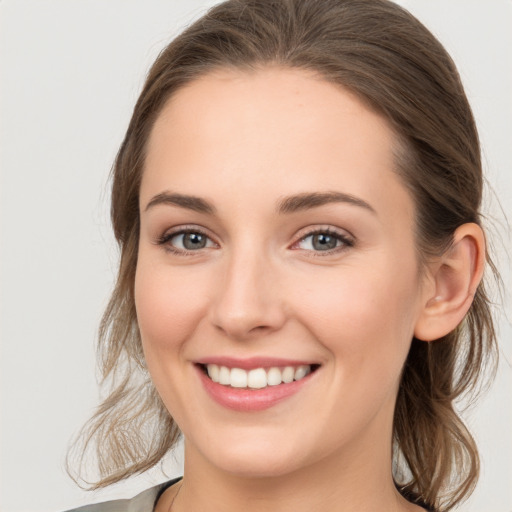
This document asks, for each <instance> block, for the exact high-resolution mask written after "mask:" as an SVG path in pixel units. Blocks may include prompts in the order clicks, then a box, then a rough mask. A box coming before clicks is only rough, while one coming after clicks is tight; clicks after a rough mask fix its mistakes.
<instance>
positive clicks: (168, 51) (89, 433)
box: [82, 0, 497, 510]
mask: <svg viewBox="0 0 512 512" xmlns="http://www.w3.org/2000/svg"><path fill="white" fill-rule="evenodd" d="M268 65H277V66H282V67H288V68H298V69H305V70H310V71H314V72H315V73H317V74H318V75H320V76H321V77H323V78H324V79H325V80H328V81H330V82H332V83H335V84H339V85H340V86H343V87H344V88H346V89H348V90H350V91H352V92H353V93H355V94H356V95H357V96H358V97H359V98H360V99H362V100H363V101H365V102H366V104H367V105H369V106H370V107H371V108H373V109H375V110H376V111H378V112H380V113H382V114H383V115H384V116H385V117H386V118H387V119H388V121H389V123H390V125H391V126H392V127H393V129H394V130H395V131H396V133H397V134H398V139H399V143H400V144H399V147H400V148H401V149H400V150H399V151H397V155H396V159H397V172H398V173H399V174H400V176H401V177H402V179H403V181H404V183H405V184H406V186H407V187H409V189H410V191H411V194H412V195H413V197H414V200H415V204H416V226H417V248H418V255H419V259H420V261H421V262H425V261H426V260H428V258H429V256H431V255H434V254H439V253H441V252H442V251H444V250H446V249H447V247H449V245H450V243H451V241H452V235H453V233H454V231H455V230H456V228H457V227H459V226H460V225H461V224H464V223H466V222H476V223H478V224H480V223H481V218H480V213H479V211H480V202H481V197H482V185H483V178H482V169H481V162H480V147H479V141H478V135H477V131H476V128H475V123H474V120H473V116H472V113H471V109H470V106H469V104H468V101H467V98H466V96H465V93H464V90H463V87H462V85H461V82H460V79H459V75H458V73H457V70H456V68H455V65H454V63H453V62H452V60H451V58H450V57H449V55H448V54H447V53H446V51H445V50H444V48H443V47H442V46H441V44H440V43H439V42H438V41H437V40H436V39H435V37H434V36H433V35H432V34H431V33H430V32H429V31H428V30H427V29H426V28H425V27H424V26H423V25H422V24H421V23H420V22H419V21H418V20H416V19H415V18H414V17H413V16H412V15H411V14H410V13H408V12H407V11H406V10H404V9H403V8H401V7H399V6H397V5H395V4H394V3H392V2H390V1H387V0H371V1H368V0H229V1H227V2H224V3H222V4H220V5H217V6H216V7H214V8H213V9H211V10H210V11H209V12H208V13H207V14H206V15H205V16H203V17H202V18H201V19H200V20H199V21H197V22H195V23H194V24H193V25H191V26H190V27H189V28H188V29H187V30H185V31H184V32H183V33H182V34H181V35H179V36H178V37H177V38H176V39H175V40H173V41H172V42H171V43H170V44H169V45H168V46H167V47H166V48H165V49H164V50H163V51H162V52H161V54H160V55H159V57H158V59H157V60H156V62H155V63H154V65H153V66H152V68H151V70H150V72H149V75H148V77H147V80H146V82H145V85H144V88H143V90H142V92H141V94H140V97H139V99H138V101H137V104H136V106H135V109H134V112H133V116H132V119H131V122H130V125H129V127H128V131H127V133H126V136H125V139H124V141H123V143H122V145H121V148H120V150H119V153H118V155H117V158H116V161H115V165H114V167H113V185H112V210H111V214H112V221H113V225H114V231H115V236H116V238H117V240H118V242H119V245H120V248H121V262H120V268H119V275H118V279H117V284H116V286H115V289H114V292H113V294H112V297H111V300H110V303H109V305H108V307H107V310H106V311H105V314H104V317H103V320H102V323H101V326H100V333H99V355H100V366H101V370H102V376H103V382H104V384H105V383H109V384H110V387H109V391H108V395H107V397H106V399H105V400H104V402H103V403H102V405H101V406H100V408H99V410H98V411H97V413H96V414H95V416H94V417H93V418H92V419H91V420H90V422H89V424H88V425H87V426H86V428H85V429H84V431H83V434H82V442H83V444H84V448H85V449H86V450H85V451H87V450H88V449H91V448H92V447H96V455H97V458H98V461H99V469H100V474H101V479H100V480H99V482H97V483H96V484H95V485H94V486H93V487H94V488H97V487H102V486H106V485H109V484H111V483H114V482H117V481H119V480H122V479H124V478H126V477H128V476H131V475H133V474H135V473H139V472H142V471H145V470H147V469H149V468H150V467H152V466H154V465H155V464H156V463H157V462H158V461H160V460H161V459H162V457H163V456H164V455H165V454H166V452H167V451H168V450H169V449H170V448H171V447H172V446H173V444H174V443H175V442H176V440H177V439H178V437H179V430H178V428H177V426H176V424H175V423H174V421H173V420H172V418H171V417H170V416H169V414H168V413H167V411H166V410H165V407H164V406H163V404H162V403H161V401H160V399H159V397H158V396H157V394H156V391H155V390H154V388H153V386H152V385H151V383H150V380H149V376H148V374H147V370H146V368H145V363H144V357H143V353H142V347H141V341H140V334H139V330H138V326H137V318H136V312H135V305H134V293H133V286H134V275H135V268H136V265H137V246H138V237H139V186H140V181H141V175H142V172H143V168H144V159H145V149H146V145H147V140H148V136H149V133H150V131H151V128H152V126H153V124H154V122H155V119H156V118H157V116H158V115H159V113H160V111H161V109H162V107H163V106H164V104H165V102H166V101H167V100H168V99H169V97H170V96H171V95H172V94H174V93H175V92H176V91H177V90H178V89H179V88H180V87H183V86H184V85H186V84H187V83H189V82H191V81H193V80H196V79H198V78H200V77H201V76H204V75H205V74H206V73H208V72H209V71H211V70H213V69H215V68H221V67H224V68H225V67H234V68H238V69H247V70H253V69H258V68H261V67H263V66H268ZM488 263H489V264H490V265H489V268H491V270H493V272H494V274H495V276H497V274H496V269H495V267H494V265H493V264H492V261H491V260H490V259H489V258H488ZM495 352H496V351H495V332H494V326H493V320H492V316H491V311H490V301H489V299H488V297H487V295H486V291H485V288H484V284H483V283H482V284H480V286H479V287H478V290H477V291H476V294H475V296H474V300H473V303H472V306H471V308H470V310H469V312H468V314H467V316H466V318H465V320H464V322H463V323H462V324H461V325H460V326H459V327H458V328H457V329H456V330H455V331H453V332H452V333H450V334H448V335H447V336H445V337H444V338H442V339H440V340H436V341H433V342H431V343H425V342H422V341H419V340H412V344H411V349H410V353H409V355H408V357H407V360H406V363H405V366H404V368H403V374H402V380H401V385H400V388H399V392H398V397H397V402H396V409H395V418H394V467H393V471H394V477H395V482H396V485H397V488H398V489H399V490H400V492H402V494H403V495H404V496H405V497H407V498H408V499H410V500H411V501H417V502H418V503H423V504H425V505H427V506H430V507H435V508H437V509H439V510H449V509H450V508H451V507H453V506H454V505H455V504H456V503H458V502H460V501H461V500H462V499H464V498H465V497H467V496H468V495H469V493H470V492H471V491H472V489H473V487H474V486H475V483H476V480H477V477H478V469H479V462H478V453H477V449H476V446H475V442H474V440H473V438H472V437H471V435H470V433H469V432H468V430H467V428H466V427H465V425H464V423H463V422H462V420H461V419H460V417H459V415H458V414H457V412H456V410H455V409H454V401H455V400H456V399H458V398H460V397H461V396H462V395H465V394H466V393H470V392H474V391H476V390H477V383H478V382H479V381H480V375H481V373H482V371H483V370H484V368H485V367H486V363H487V362H489V361H490V360H492V357H491V356H492V355H493V354H495ZM82 453H84V452H82Z"/></svg>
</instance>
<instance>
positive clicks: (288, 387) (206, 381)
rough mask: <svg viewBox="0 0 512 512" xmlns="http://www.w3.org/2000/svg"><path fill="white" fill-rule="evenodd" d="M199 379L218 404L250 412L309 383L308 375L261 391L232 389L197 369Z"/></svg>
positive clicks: (293, 393) (268, 404) (278, 400)
mask: <svg viewBox="0 0 512 512" xmlns="http://www.w3.org/2000/svg"><path fill="white" fill-rule="evenodd" d="M197 371H198V373H199V377H200V379H201V382H202V383H203V386H204V388H205V389H206V392H207V393H208V394H209V395H210V397H211V398H213V400H214V401H215V402H217V403H218V404H220V405H222V406H223V407H226V408H227V409H232V410H234V411H242V412H250V411H263V410H265V409H269V408H270V407H272V406H274V405H276V404H278V403H280V402H282V401H283V400H286V399H287V398H289V397H291V396H293V395H295V394H296V393H297V392H298V391H299V390H300V389H301V388H302V386H304V384H306V383H307V382H309V380H310V378H311V376H312V375H313V374H312V373H310V374H309V375H306V377H304V378H302V379H300V380H296V381H293V382H290V383H289V384H279V385H278V386H267V387H266V388H263V389H247V388H232V387H231V386H223V385H222V384H219V383H217V382H213V380H211V379H210V378H209V377H208V376H207V375H206V374H205V373H204V371H203V370H202V369H201V368H200V367H197Z"/></svg>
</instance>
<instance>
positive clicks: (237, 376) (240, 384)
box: [231, 368, 247, 388]
mask: <svg viewBox="0 0 512 512" xmlns="http://www.w3.org/2000/svg"><path fill="white" fill-rule="evenodd" d="M231 387H233V388H246V387H247V372H246V371H245V370H242V369H240V368H231Z"/></svg>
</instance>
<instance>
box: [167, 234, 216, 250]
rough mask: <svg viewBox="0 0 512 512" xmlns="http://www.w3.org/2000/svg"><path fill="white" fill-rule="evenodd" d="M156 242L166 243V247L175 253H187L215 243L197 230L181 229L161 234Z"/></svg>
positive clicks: (212, 245) (213, 245)
mask: <svg viewBox="0 0 512 512" xmlns="http://www.w3.org/2000/svg"><path fill="white" fill-rule="evenodd" d="M158 243H159V244H160V245H166V246H167V248H168V249H169V250H170V251H172V252H176V253H187V252H192V251H199V250H200V249H206V248H209V247H215V246H216V244H215V243H214V242H213V241H212V240H211V239H210V238H209V237H208V236H207V235H206V234H205V233H202V232H201V231H198V230H182V231H177V232H174V233H168V234H165V235H163V236H162V237H161V238H160V239H159V240H158Z"/></svg>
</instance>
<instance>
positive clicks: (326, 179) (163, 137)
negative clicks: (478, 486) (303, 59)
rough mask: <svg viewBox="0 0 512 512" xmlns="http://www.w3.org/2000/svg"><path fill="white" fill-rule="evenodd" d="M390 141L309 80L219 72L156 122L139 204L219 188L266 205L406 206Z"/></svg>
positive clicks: (182, 93) (355, 107) (380, 123)
mask: <svg viewBox="0 0 512 512" xmlns="http://www.w3.org/2000/svg"><path fill="white" fill-rule="evenodd" d="M396 140H397V139H396V137H395V134H394V133H393V131H392V129H391V127H390V126H389V124H388V123H387V121H386V120H385V119H384V118H383V117H382V116H381V115H380V114H378V113H376V112H374V111H372V110H370V109H369V108H368V107H367V106H366V105H365V104H364V103H363V102H362V101H360V100H359V99H358V98H357V97H356V96H355V95H354V94H352V93H350V92H348V91H347V90H345V89H343V88H341V87H339V86H337V85H334V84H332V83H330V82H327V81H326V80H323V79H321V78H319V77H318V76H315V75H314V74H313V73H311V72H308V71H304V70H292V69H281V68H267V69H262V70H258V71H251V72H245V71H238V70H219V71H215V72H212V73H210V74H208V75H206V76H204V77H202V78H200V79H198V80H195V81H193V82H191V83H190V84H188V85H187V86H185V87H183V88H182V89H180V90H178V91H177V92H176V93H175V94H174V95H173V96H172V97H171V99H170V100H169V101H168V102H167V104H166V105H165V107H164V108H163V110H162V112H161V114H160V115H159V117H158V118H157V120H156V122H155V125H154V127H153V130H152V133H151V136H150V139H149V143H148V151H147V159H146V165H145V171H144V176H143V180H142V188H141V202H143V201H145V200H146V201H147V200H148V199H149V195H150V194H156V193H158V192H161V191H163V190H166V189H169V188H174V187H178V188H180V190H179V192H181V193H190V194H194V195H198V191H199V192H200V193H204V194H206V195H211V194H214V193H216V191H221V190H225V188H226V187H228V188H229V190H230V191H233V190H236V191H237V195H238V196H239V197H244V194H246V193H247V194H251V195H252V196H254V195H255V194H257V192H258V191H261V192H262V196H264V197H267V198H269V197H270V195H274V196H276V195H279V194H280V195H289V194H293V193H301V192H307V191H311V190H333V189H336V190H339V191H341V192H345V193H350V194H353V195H356V196H360V197H363V198H365V199H367V198H368V199H370V198H373V199H374V200H377V199H378V196H382V191H383V190H386V191H387V192H388V193H391V194H393V193H395V192H397V193H399V194H401V196H404V198H405V203H407V202H408V201H410V199H409V197H408V194H407V193H406V191H405V188H404V187H403V186H402V184H401V183H400V181H399V178H398V176H397V175H396V173H395V172H394V167H395V159H394V151H393V149H394V147H395V145H396ZM405 196H407V197H405ZM405 203H404V204H402V203H400V206H401V207H403V206H407V207H409V206H410V205H406V204H405ZM395 205H396V206H397V205H398V203H396V202H395ZM388 206H391V207H392V206H393V204H390V205H388ZM402 213H403V212H402Z"/></svg>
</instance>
